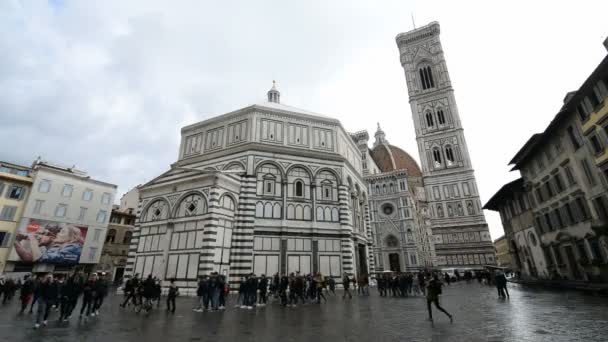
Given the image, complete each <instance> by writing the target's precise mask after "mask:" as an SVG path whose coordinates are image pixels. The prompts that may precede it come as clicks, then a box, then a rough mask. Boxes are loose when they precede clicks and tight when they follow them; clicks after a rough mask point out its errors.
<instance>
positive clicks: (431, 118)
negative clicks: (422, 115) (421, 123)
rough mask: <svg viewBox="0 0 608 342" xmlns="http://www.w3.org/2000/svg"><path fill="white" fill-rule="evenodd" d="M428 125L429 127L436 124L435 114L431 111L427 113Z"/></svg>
mask: <svg viewBox="0 0 608 342" xmlns="http://www.w3.org/2000/svg"><path fill="white" fill-rule="evenodd" d="M426 125H427V127H433V126H435V122H434V121H433V114H431V112H427V113H426Z"/></svg>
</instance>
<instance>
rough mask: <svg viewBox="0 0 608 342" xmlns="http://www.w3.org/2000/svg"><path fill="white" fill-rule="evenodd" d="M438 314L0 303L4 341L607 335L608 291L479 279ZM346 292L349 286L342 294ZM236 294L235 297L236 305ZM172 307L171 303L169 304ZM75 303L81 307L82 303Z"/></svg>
mask: <svg viewBox="0 0 608 342" xmlns="http://www.w3.org/2000/svg"><path fill="white" fill-rule="evenodd" d="M443 292H444V294H443V296H442V306H443V307H444V308H446V309H447V310H448V311H449V312H451V313H453V314H454V317H455V320H454V324H450V323H449V320H448V319H447V317H445V316H444V315H443V314H442V313H440V312H434V317H435V323H434V325H431V323H430V322H428V321H426V320H425V319H426V302H425V301H424V299H423V298H422V297H416V298H411V297H410V298H392V297H388V298H382V297H379V296H378V294H377V291H376V290H375V289H372V290H371V296H370V297H358V296H355V297H354V298H353V299H352V300H345V301H342V299H341V298H340V297H339V296H337V297H331V296H330V297H329V298H328V299H329V302H328V303H327V304H321V305H316V304H308V305H304V306H298V307H297V308H283V307H281V306H279V305H278V304H277V303H272V304H270V305H268V306H266V307H264V308H258V309H254V310H242V309H235V308H234V307H233V305H229V307H228V308H227V310H226V311H224V312H207V313H195V312H192V310H191V309H192V305H193V303H194V298H190V297H188V298H186V297H181V298H178V303H177V307H178V310H177V312H176V313H175V315H168V314H166V313H165V312H164V308H163V306H162V305H161V309H160V310H156V309H155V311H154V312H152V313H151V314H150V315H149V316H148V317H145V316H144V315H142V314H139V315H138V314H135V313H134V312H133V311H131V310H128V309H127V310H124V309H121V308H119V307H118V304H119V300H120V299H121V298H122V296H112V297H111V298H109V300H108V301H107V302H106V303H105V304H104V307H103V308H102V314H101V317H96V318H89V319H88V320H87V321H79V320H78V319H77V317H76V318H72V320H71V322H69V323H67V324H65V323H58V322H57V321H56V320H57V316H58V313H53V314H52V316H51V319H50V322H49V325H48V326H47V327H45V328H41V329H39V330H34V329H33V328H32V327H33V321H32V320H33V317H32V315H24V316H18V315H17V314H16V312H17V305H16V303H13V304H10V305H7V306H1V307H0V341H2V342H4V341H45V342H52V341H61V342H67V341H87V342H92V341H111V342H122V341H145V342H156V341H216V342H223V341H243V342H245V341H256V342H269V341H281V342H283V341H285V342H287V341H307V342H308V341H374V342H384V341H467V342H472V341H517V342H523V341H535V342H537V341H551V342H558V341H607V340H608V325H607V324H606V322H607V320H608V310H607V309H608V298H604V297H592V296H585V295H583V294H580V293H577V292H556V291H546V290H538V289H529V288H524V287H522V286H520V285H510V293H511V299H510V300H499V299H497V295H496V290H495V289H494V288H491V287H487V286H484V285H479V284H477V283H471V284H466V283H459V284H453V285H451V286H449V287H447V288H445V289H444V291H443ZM339 295H341V292H339ZM234 301H235V297H234V296H232V297H231V298H230V303H231V304H234ZM163 305H164V303H163ZM77 309H80V303H79V306H78V308H77Z"/></svg>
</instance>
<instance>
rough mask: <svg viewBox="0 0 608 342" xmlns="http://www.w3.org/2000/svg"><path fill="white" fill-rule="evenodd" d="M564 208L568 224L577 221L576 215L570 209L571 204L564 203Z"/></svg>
mask: <svg viewBox="0 0 608 342" xmlns="http://www.w3.org/2000/svg"><path fill="white" fill-rule="evenodd" d="M564 208H565V211H566V216H567V217H568V221H569V222H570V224H575V223H577V222H578V220H577V219H576V215H574V211H573V210H572V204H570V203H566V204H565V205H564Z"/></svg>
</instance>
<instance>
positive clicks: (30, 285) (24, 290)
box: [19, 275, 34, 314]
mask: <svg viewBox="0 0 608 342" xmlns="http://www.w3.org/2000/svg"><path fill="white" fill-rule="evenodd" d="M33 293H34V281H33V280H32V279H31V277H30V276H29V275H25V276H24V277H23V284H21V292H20V295H19V299H20V300H21V310H20V311H19V314H23V312H24V311H25V309H27V305H28V304H29V303H30V300H32V294H33Z"/></svg>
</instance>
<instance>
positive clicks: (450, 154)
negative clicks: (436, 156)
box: [445, 145, 454, 165]
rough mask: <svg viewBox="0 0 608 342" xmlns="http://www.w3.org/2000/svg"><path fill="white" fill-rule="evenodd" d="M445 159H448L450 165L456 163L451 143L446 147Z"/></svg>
mask: <svg viewBox="0 0 608 342" xmlns="http://www.w3.org/2000/svg"><path fill="white" fill-rule="evenodd" d="M445 159H446V160H447V163H448V165H452V164H453V163H454V151H452V146H450V145H448V146H446V148H445Z"/></svg>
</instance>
